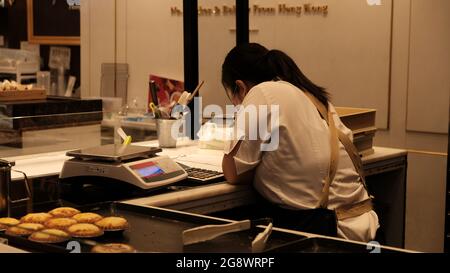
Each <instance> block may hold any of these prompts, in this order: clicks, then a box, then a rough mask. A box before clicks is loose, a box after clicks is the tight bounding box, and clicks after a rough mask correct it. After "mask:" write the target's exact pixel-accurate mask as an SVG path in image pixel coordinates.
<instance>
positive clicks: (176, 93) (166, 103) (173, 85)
mask: <svg viewBox="0 0 450 273" xmlns="http://www.w3.org/2000/svg"><path fill="white" fill-rule="evenodd" d="M150 81H155V84H156V87H157V88H156V89H157V95H158V102H159V106H160V107H170V106H171V104H172V106H173V104H175V103H176V102H177V101H178V98H179V97H180V96H181V94H182V93H183V91H184V82H182V81H178V80H174V79H168V78H164V77H160V76H156V75H150ZM149 86H150V85H149ZM149 88H150V87H149ZM150 102H152V96H151V91H150V90H149V93H148V103H149V104H150ZM155 104H156V103H155Z"/></svg>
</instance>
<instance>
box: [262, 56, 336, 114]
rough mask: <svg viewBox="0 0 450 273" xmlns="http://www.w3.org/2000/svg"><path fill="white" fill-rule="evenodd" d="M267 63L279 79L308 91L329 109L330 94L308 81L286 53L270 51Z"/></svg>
mask: <svg viewBox="0 0 450 273" xmlns="http://www.w3.org/2000/svg"><path fill="white" fill-rule="evenodd" d="M266 61H267V66H268V67H269V68H270V70H271V71H273V73H274V74H276V75H277V77H278V78H280V79H281V80H283V81H286V82H289V83H291V84H293V85H295V86H297V87H298V88H300V89H301V90H303V91H308V92H309V93H311V94H312V95H313V96H314V97H316V98H317V99H318V100H319V101H320V102H322V103H323V104H324V105H325V106H326V107H328V101H329V94H328V92H327V91H326V90H325V88H323V87H320V86H318V85H316V84H314V83H313V82H312V81H311V80H310V79H308V78H307V77H306V76H305V75H304V74H303V72H302V71H301V70H300V68H299V67H298V66H297V64H296V63H295V62H294V60H292V58H291V57H289V56H288V55H287V54H286V53H284V52H283V51H280V50H276V49H273V50H270V51H269V52H267V55H266Z"/></svg>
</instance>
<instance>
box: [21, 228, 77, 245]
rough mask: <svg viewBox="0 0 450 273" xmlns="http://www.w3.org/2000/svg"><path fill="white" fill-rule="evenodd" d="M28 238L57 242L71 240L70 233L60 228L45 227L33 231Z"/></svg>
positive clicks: (35, 240)
mask: <svg viewBox="0 0 450 273" xmlns="http://www.w3.org/2000/svg"><path fill="white" fill-rule="evenodd" d="M28 239H29V240H30V241H33V242H38V243H47V244H56V243H61V242H65V241H67V240H69V239H70V235H69V234H68V233H67V232H65V231H62V230H60V229H43V230H40V231H36V232H34V233H32V234H31V235H30V237H28Z"/></svg>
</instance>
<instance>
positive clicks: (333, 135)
mask: <svg viewBox="0 0 450 273" xmlns="http://www.w3.org/2000/svg"><path fill="white" fill-rule="evenodd" d="M305 94H306V95H307V96H308V98H309V99H310V100H311V101H312V103H313V104H314V105H315V106H316V108H317V110H318V111H319V113H320V115H321V116H322V118H323V119H324V120H325V121H326V122H327V124H328V127H329V128H330V149H331V156H330V168H329V171H328V175H327V177H326V178H325V185H324V186H323V189H322V197H321V199H320V201H319V205H318V207H320V208H325V209H326V208H327V207H328V198H329V196H330V186H331V183H332V182H333V180H334V177H335V175H336V171H337V167H338V162H339V140H338V138H339V136H338V130H337V128H336V124H335V122H334V119H333V115H332V114H331V112H330V111H328V110H327V108H326V107H325V106H324V105H323V103H321V102H320V101H319V100H318V99H317V98H316V97H314V96H313V95H312V94H310V93H306V92H305Z"/></svg>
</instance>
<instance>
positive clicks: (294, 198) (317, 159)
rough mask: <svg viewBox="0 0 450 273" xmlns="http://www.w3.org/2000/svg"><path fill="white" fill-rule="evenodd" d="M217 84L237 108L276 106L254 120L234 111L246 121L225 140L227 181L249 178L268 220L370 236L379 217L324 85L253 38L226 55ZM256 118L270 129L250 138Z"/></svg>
mask: <svg viewBox="0 0 450 273" xmlns="http://www.w3.org/2000/svg"><path fill="white" fill-rule="evenodd" d="M222 84H223V86H224V87H225V90H226V92H227V95H228V97H229V98H230V100H231V101H232V102H233V104H234V105H240V106H241V110H242V109H246V107H249V106H277V108H273V107H272V108H271V107H265V108H266V109H269V110H266V111H259V112H257V115H258V118H257V119H255V118H251V117H249V114H248V112H245V111H241V112H238V116H237V120H245V121H247V122H246V123H245V124H244V127H242V126H238V125H235V129H236V130H235V133H236V134H238V133H240V136H241V137H237V138H235V140H233V141H230V143H229V147H228V148H227V149H226V152H225V155H224V158H223V162H222V167H223V172H224V175H225V177H226V179H227V180H228V182H229V183H231V184H238V183H248V182H252V181H253V186H254V188H255V189H256V190H257V192H258V193H259V194H260V195H261V196H262V197H263V200H265V201H267V203H268V205H266V206H263V207H261V208H260V209H259V211H260V212H262V213H261V214H262V215H263V216H264V215H267V216H270V217H273V218H274V225H275V226H277V225H278V226H281V227H287V228H294V229H298V230H303V231H309V232H314V233H320V234H325V235H330V236H336V235H337V236H339V237H342V238H346V239H351V240H358V241H366V242H367V241H370V240H373V239H374V237H375V234H376V230H377V229H378V227H379V225H378V217H377V215H376V213H375V212H374V211H373V209H372V207H371V204H370V198H369V195H368V193H367V190H366V188H365V185H364V184H363V183H362V181H361V178H360V175H359V174H358V172H357V170H358V169H357V168H355V166H354V164H353V162H352V159H353V160H355V162H356V160H359V158H358V159H355V157H353V158H351V156H350V154H349V153H348V152H347V151H346V147H347V146H348V145H346V147H344V145H343V144H342V143H341V142H343V141H338V136H339V139H341V140H342V138H347V140H348V138H350V139H351V137H352V134H351V131H350V130H349V129H348V128H346V127H345V126H344V125H343V124H342V122H341V121H340V119H339V117H338V115H337V114H336V110H335V108H334V106H333V105H332V104H331V103H330V102H329V96H328V93H327V92H326V91H325V89H324V88H322V87H319V86H317V85H315V84H314V83H313V82H311V81H310V80H309V79H308V78H307V77H306V76H305V75H304V74H303V73H302V72H301V71H300V69H299V68H298V66H297V65H296V64H295V62H294V61H293V60H292V59H291V58H290V57H289V56H288V55H286V54H285V53H283V52H282V51H279V50H270V51H269V50H268V49H266V48H265V47H263V46H261V45H259V44H256V43H251V44H244V45H241V46H237V47H235V48H234V49H232V50H231V51H230V52H229V53H228V55H227V57H226V58H225V61H224V63H223V66H222ZM273 109H275V110H273ZM320 109H321V110H322V111H320ZM275 116H276V117H275ZM261 120H265V121H267V126H266V127H268V131H267V134H264V133H261V132H260V133H259V134H258V137H257V138H256V139H255V138H251V137H249V136H250V134H251V133H250V132H251V131H252V130H255V129H256V130H257V129H258V128H257V127H259V126H261V123H258V121H259V122H260V121H261ZM329 124H330V125H329ZM237 127H239V128H237ZM332 128H337V130H332ZM263 132H264V130H263ZM333 139H334V142H333ZM274 140H276V142H275V145H277V146H276V148H275V149H266V150H264V149H261V148H262V147H263V146H262V144H268V143H269V142H271V141H274ZM350 142H351V141H350ZM333 143H335V146H333ZM347 144H348V142H347ZM333 147H335V148H333ZM347 148H348V147H347ZM361 177H363V176H361ZM361 204H363V205H361ZM362 207H364V208H362ZM355 211H356V213H355ZM349 212H350V213H349ZM351 212H353V213H351ZM330 215H331V216H330ZM343 215H344V217H342V216H343ZM330 217H331V218H330Z"/></svg>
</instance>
